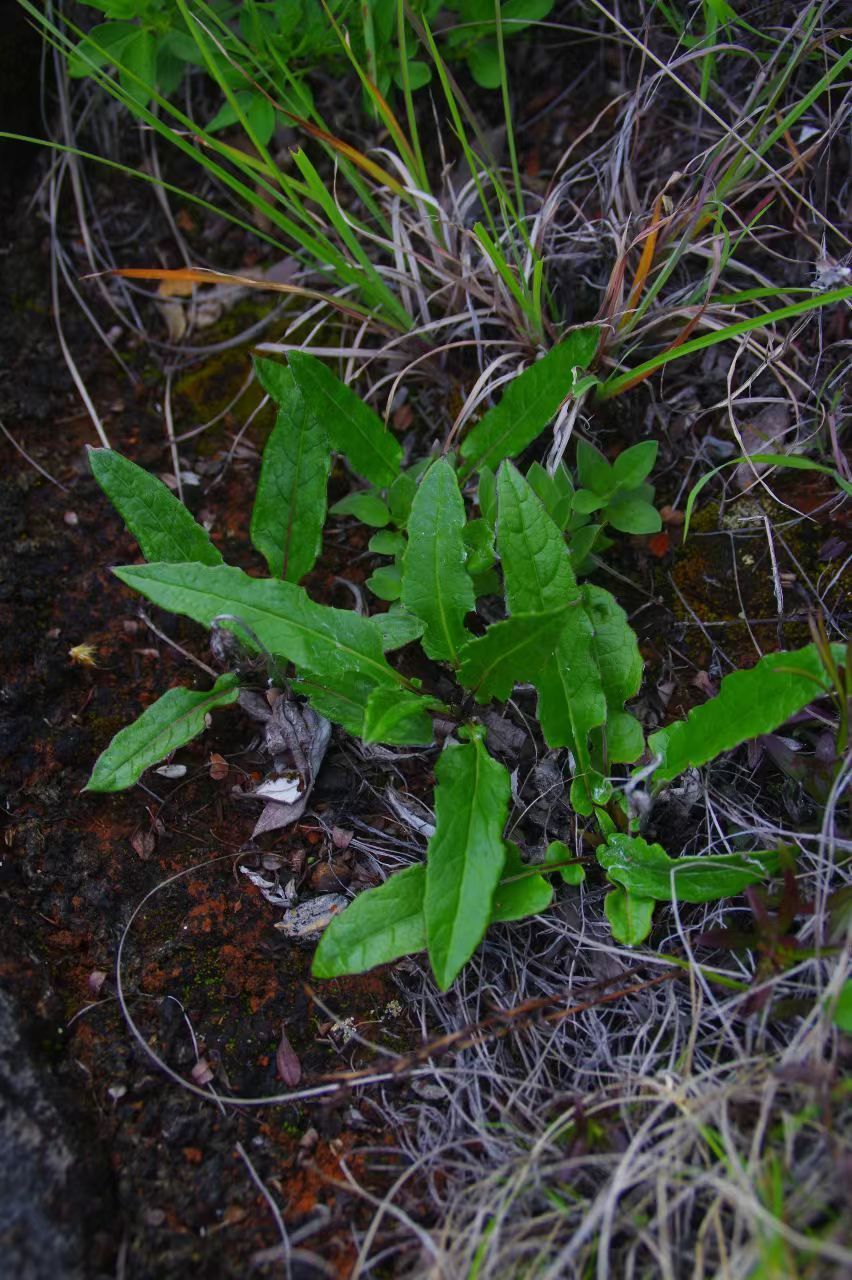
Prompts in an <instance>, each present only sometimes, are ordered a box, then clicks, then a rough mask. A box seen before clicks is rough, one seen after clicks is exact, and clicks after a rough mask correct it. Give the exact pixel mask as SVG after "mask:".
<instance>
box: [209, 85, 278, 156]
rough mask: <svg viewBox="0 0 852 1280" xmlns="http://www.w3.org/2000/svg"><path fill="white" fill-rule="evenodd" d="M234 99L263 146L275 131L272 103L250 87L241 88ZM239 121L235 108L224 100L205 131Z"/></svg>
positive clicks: (211, 130)
mask: <svg viewBox="0 0 852 1280" xmlns="http://www.w3.org/2000/svg"><path fill="white" fill-rule="evenodd" d="M234 100H235V102H236V104H237V106H238V107H239V109H240V111H241V112H242V113H243V115H244V116H245V118H246V121H247V123H248V125H249V128H250V129H251V130H252V132H253V133H254V134H255V136H256V138H257V140H258V142H259V143H260V144H261V146H264V147H265V146H266V144H267V143H268V142H269V139H270V138H271V137H272V135H273V133H274V132H275V108H274V107H273V105H272V103H271V102H270V101H269V100H268V99H267V98H265V97H264V96H263V95H262V94H260V93H255V92H254V91H253V90H251V89H241V90H240V91H239V92H238V93H236V94H235V95H234ZM239 121H240V117H239V115H238V114H237V111H236V109H235V108H234V107H233V106H232V105H231V103H230V102H225V103H223V104H222V106H221V107H220V108H219V110H218V111H217V112H216V114H215V116H214V117H213V119H212V120H211V121H210V122H209V123H208V125H207V132H208V133H218V132H219V131H220V130H222V129H227V128H229V127H230V126H231V125H232V124H237V123H238V122H239Z"/></svg>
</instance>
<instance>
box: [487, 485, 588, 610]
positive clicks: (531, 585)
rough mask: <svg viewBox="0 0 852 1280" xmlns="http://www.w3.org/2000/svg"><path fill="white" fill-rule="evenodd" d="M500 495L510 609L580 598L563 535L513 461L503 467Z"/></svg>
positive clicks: (553, 606)
mask: <svg viewBox="0 0 852 1280" xmlns="http://www.w3.org/2000/svg"><path fill="white" fill-rule="evenodd" d="M497 496H498V507H497V510H498V519H497V549H498V551H499V552H500V560H501V562H502V564H503V580H504V583H505V587H506V604H507V605H508V607H509V611H510V613H512V614H516V613H537V612H538V613H540V612H543V611H545V610H547V609H556V608H558V607H559V606H560V605H563V604H566V603H567V602H568V601H569V600H571V599H574V598H576V596H577V583H576V580H575V578H574V573H573V570H572V568H571V560H570V558H569V555H568V548H567V547H566V545H565V539H564V537H563V536H562V533H561V531H560V530H559V529H558V528H557V526H556V524H555V523H554V521H553V520H552V519H551V517H550V516H549V515H548V514H547V512H546V511H545V509H544V505H543V504H542V502H541V500H540V498H539V497H538V496H537V495H536V494H535V492H534V491H533V489H532V487H531V485H530V484H529V482H528V481H527V480H525V479H524V478H523V476H522V475H521V474H520V472H519V471H518V470H517V469H516V468H515V467H514V466H513V465H512V463H511V462H504V463H503V465H502V466H501V468H500V474H499V476H498V479H497Z"/></svg>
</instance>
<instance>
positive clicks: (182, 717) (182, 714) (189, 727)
mask: <svg viewBox="0 0 852 1280" xmlns="http://www.w3.org/2000/svg"><path fill="white" fill-rule="evenodd" d="M238 694H239V689H238V688H237V682H236V678H235V677H234V676H232V675H230V674H229V675H224V676H220V677H219V679H218V680H217V681H216V683H215V684H214V686H213V688H212V689H210V690H209V691H208V692H207V693H196V692H195V691H194V690H192V689H182V688H178V689H169V691H168V693H164V694H163V696H162V697H161V698H159V699H158V700H157V701H156V702H155V703H154V704H153V706H150V707H148V708H147V709H146V710H145V711H143V712H142V714H141V716H140V717H139V719H138V720H135V721H134V723H133V724H130V725H128V726H127V728H126V729H122V730H121V732H120V733H117V734H116V736H115V737H114V738H113V740H112V742H111V743H110V744H109V746H108V747H107V749H106V751H104V752H103V754H102V755H101V756H99V757H98V760H97V762H96V764H95V767H94V769H93V770H92V776H91V778H89V781H88V782H87V783H86V788H85V789H86V790H87V791H122V790H123V789H124V788H125V787H132V786H133V784H134V782H138V780H139V778H141V776H142V774H143V773H144V772H145V770H146V769H149V768H150V767H151V765H153V764H158V763H159V762H160V760H163V759H164V758H165V757H166V756H167V755H169V754H170V753H171V752H172V751H175V750H176V749H177V748H178V747H182V746H185V744H186V743H187V742H191V740H192V739H193V738H194V737H196V736H197V735H198V734H199V733H201V731H202V729H203V728H204V727H205V716H206V715H207V713H208V712H209V711H212V710H213V708H214V707H224V706H226V705H227V704H228V703H230V702H235V701H236V699H237V695H238Z"/></svg>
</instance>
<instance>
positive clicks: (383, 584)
mask: <svg viewBox="0 0 852 1280" xmlns="http://www.w3.org/2000/svg"><path fill="white" fill-rule="evenodd" d="M366 585H367V586H368V587H369V588H370V590H371V591H372V593H373V595H374V596H378V598H379V599H380V600H389V601H391V602H393V601H394V600H398V599H399V597H400V592H401V591H402V574H401V572H400V568H399V565H396V564H386V565H382V566H381V567H380V568H378V569H376V571H375V573H372V574H370V577H369V578H368V579H367V583H366Z"/></svg>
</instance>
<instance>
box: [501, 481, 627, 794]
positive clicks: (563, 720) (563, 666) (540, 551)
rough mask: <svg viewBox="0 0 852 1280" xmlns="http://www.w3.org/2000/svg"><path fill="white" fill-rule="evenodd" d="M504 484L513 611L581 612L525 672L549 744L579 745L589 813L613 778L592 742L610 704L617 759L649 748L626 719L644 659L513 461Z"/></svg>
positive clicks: (505, 554) (506, 568)
mask: <svg viewBox="0 0 852 1280" xmlns="http://www.w3.org/2000/svg"><path fill="white" fill-rule="evenodd" d="M498 485H499V488H498V493H499V502H498V513H499V514H498V523H497V545H498V547H499V549H500V555H501V559H502V562H503V576H504V580H505V586H506V599H507V601H508V604H509V607H510V609H511V610H512V614H513V617H515V616H517V614H516V610H518V609H526V610H527V611H533V610H536V609H547V608H553V607H554V605H555V604H557V603H558V602H564V601H565V600H569V601H571V602H572V606H571V607H572V609H573V610H574V612H572V613H571V614H570V615H569V616H568V617H567V619H566V624H565V627H564V629H563V631H562V632H560V633H559V634H558V635H557V636H556V637H555V648H554V652H553V653H552V654H551V655H550V656H549V657H548V658H547V660H546V661H545V662H544V663H540V664H539V668H538V670H535V669H533V668H532V666H530V668H529V670H528V673H527V675H526V678H527V679H532V680H533V681H534V682H535V684H536V686H537V688H538V690H539V705H538V714H539V719H540V721H541V725H542V731H543V733H544V735H545V739H546V741H547V742H548V745H550V746H557V745H558V746H568V747H570V748H571V749H572V751H573V754H574V757H575V763H576V766H577V776H576V778H575V782H574V786H573V787H572V802H573V803H574V806H575V808H576V809H577V810H578V812H581V813H589V812H591V806H592V805H593V804H594V803H595V802H596V801H597V802H601V801H605V799H606V795H605V790H606V788H607V787H608V785H609V784H607V783H605V781H604V779H603V778H602V777H601V776H600V774H599V768H602V767H603V763H604V758H603V757H601V759H600V761H599V762H597V761H594V763H598V768H594V769H593V767H592V766H593V757H592V755H591V754H590V751H589V741H588V739H589V733H590V732H591V731H592V730H593V729H595V728H596V727H597V726H600V725H602V724H603V723H604V721H605V720H606V718H607V712H608V710H609V711H610V714H612V715H613V717H618V721H617V723H616V725H615V726H614V730H613V744H614V754H613V757H612V758H613V759H614V760H615V759H618V758H619V752H622V751H624V750H626V749H632V747H633V746H634V745H636V743H637V739H638V747H637V749H636V751H635V754H631V755H629V757H628V758H629V759H630V760H635V759H636V758H637V756H638V755H640V754H641V752H642V749H643V746H644V742H643V739H642V735H641V730H640V729H639V726H638V725H636V722H635V721H633V724H634V725H635V729H630V728H628V727H627V726H626V723H625V722H626V721H627V720H629V719H630V717H628V716H626V714H625V713H624V712H623V711H622V710H621V708H622V705H623V703H624V700H625V698H626V697H630V696H632V695H633V693H635V692H636V691H637V689H638V687H639V681H640V680H641V674H642V666H641V659H640V660H639V665H638V669H637V668H636V666H635V664H634V662H633V657H634V654H635V655H636V656H637V657H638V651H636V649H635V638H633V632H632V630H631V629H630V627H629V625H628V623H627V620H626V618H625V617H624V615H623V613H622V612H621V610H619V609H618V606H617V605H616V604H615V601H614V600H613V599H612V597H611V596H610V595H609V593H608V592H602V593H601V592H600V589H599V588H584V589H583V593H582V596H581V595H580V593H579V592H578V589H577V585H576V580H575V578H574V573H573V570H572V568H571V563H570V557H569V554H568V550H567V548H566V546H565V539H564V537H563V535H562V533H561V531H560V530H559V529H558V528H557V526H556V524H555V523H554V522H553V520H552V519H551V518H550V516H549V515H548V514H547V512H546V511H545V509H544V507H543V506H542V504H541V502H540V501H539V498H538V497H537V496H536V494H535V493H534V492H533V490H532V487H531V486H530V485H529V483H528V482H527V481H526V480H524V479H522V477H521V476H520V475H519V473H518V472H517V471H516V470H515V468H514V467H513V466H512V464H511V463H504V464H503V465H502V467H501V468H500V476H499V481H498ZM610 602H611V603H610ZM613 610H615V612H613ZM631 640H632V649H631V647H630V641H631ZM614 644H615V645H616V652H615V660H613V657H612V649H613V645H614ZM519 678H521V677H519ZM634 685H635V687H633V686H634ZM628 690H629V692H628ZM606 741H607V743H608V741H609V738H608V736H607V739H606Z"/></svg>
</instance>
